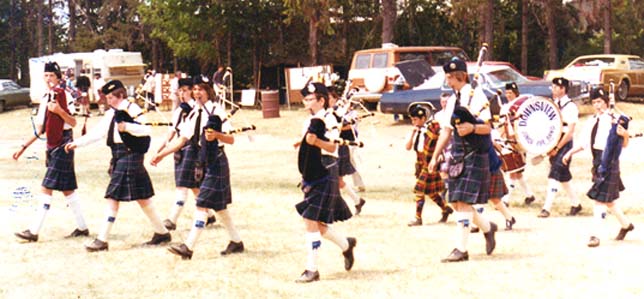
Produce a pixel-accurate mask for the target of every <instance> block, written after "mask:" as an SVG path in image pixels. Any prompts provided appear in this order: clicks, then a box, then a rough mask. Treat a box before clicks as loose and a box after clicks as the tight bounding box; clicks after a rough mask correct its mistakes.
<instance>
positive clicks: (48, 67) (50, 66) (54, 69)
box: [45, 61, 63, 79]
mask: <svg viewBox="0 0 644 299" xmlns="http://www.w3.org/2000/svg"><path fill="white" fill-rule="evenodd" d="M45 72H46V73H55V74H56V77H58V78H59V79H60V78H61V77H62V76H63V74H62V73H61V72H60V66H58V63H56V62H55V61H50V62H47V63H45Z"/></svg>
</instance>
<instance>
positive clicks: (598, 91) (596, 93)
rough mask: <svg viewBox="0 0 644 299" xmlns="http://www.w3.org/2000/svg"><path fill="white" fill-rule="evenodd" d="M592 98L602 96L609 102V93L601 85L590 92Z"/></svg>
mask: <svg viewBox="0 0 644 299" xmlns="http://www.w3.org/2000/svg"><path fill="white" fill-rule="evenodd" d="M589 95H590V100H591V101H592V100H594V99H598V98H601V99H602V100H604V101H606V103H608V93H607V92H605V91H604V88H602V87H601V86H599V87H593V88H592V89H591V90H590V92H589Z"/></svg>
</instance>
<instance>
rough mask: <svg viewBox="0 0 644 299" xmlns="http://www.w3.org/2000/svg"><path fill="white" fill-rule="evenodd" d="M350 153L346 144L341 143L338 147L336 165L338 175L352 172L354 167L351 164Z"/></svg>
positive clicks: (354, 170)
mask: <svg viewBox="0 0 644 299" xmlns="http://www.w3.org/2000/svg"><path fill="white" fill-rule="evenodd" d="M350 155H351V153H350V151H349V146H348V145H341V146H339V147H338V167H339V170H338V172H339V175H340V176H345V175H350V174H354V173H355V172H356V169H355V168H354V167H353V164H351V156H350Z"/></svg>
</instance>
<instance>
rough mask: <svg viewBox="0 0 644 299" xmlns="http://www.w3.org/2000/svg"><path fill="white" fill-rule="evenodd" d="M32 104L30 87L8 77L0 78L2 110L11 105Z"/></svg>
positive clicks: (0, 105) (0, 108) (0, 106)
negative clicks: (22, 85)
mask: <svg viewBox="0 0 644 299" xmlns="http://www.w3.org/2000/svg"><path fill="white" fill-rule="evenodd" d="M30 105H31V98H30V97H29V88H25V87H21V86H20V85H18V84H16V82H13V81H11V80H8V79H0V112H2V111H4V110H5V109H6V108H9V107H16V106H30Z"/></svg>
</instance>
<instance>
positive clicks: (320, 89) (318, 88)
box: [300, 82, 329, 97]
mask: <svg viewBox="0 0 644 299" xmlns="http://www.w3.org/2000/svg"><path fill="white" fill-rule="evenodd" d="M300 93H301V94H302V96H303V97H306V96H308V95H309V94H312V93H321V94H323V95H325V96H328V95H329V91H328V90H327V88H326V86H324V84H322V83H320V82H311V83H309V84H306V86H304V88H302V90H300Z"/></svg>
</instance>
